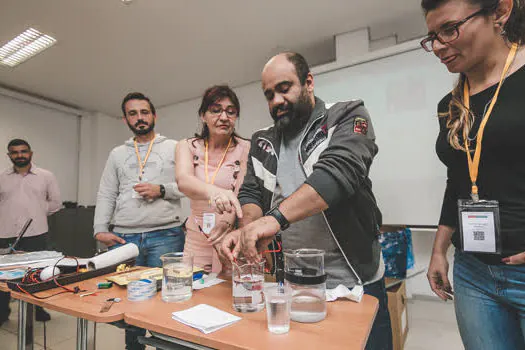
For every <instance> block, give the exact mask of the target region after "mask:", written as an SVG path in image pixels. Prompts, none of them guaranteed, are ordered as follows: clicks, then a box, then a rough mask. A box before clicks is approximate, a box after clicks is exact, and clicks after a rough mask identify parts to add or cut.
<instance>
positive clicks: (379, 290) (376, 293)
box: [364, 278, 393, 350]
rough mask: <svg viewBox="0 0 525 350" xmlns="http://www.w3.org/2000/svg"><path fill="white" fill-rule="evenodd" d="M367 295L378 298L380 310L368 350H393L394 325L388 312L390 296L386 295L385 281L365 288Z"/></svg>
mask: <svg viewBox="0 0 525 350" xmlns="http://www.w3.org/2000/svg"><path fill="white" fill-rule="evenodd" d="M364 290H365V294H368V295H371V296H373V297H376V298H377V299H378V300H379V309H378V310H377V315H376V319H375V321H374V325H373V326H372V330H371V331H370V336H369V337H368V342H367V343H366V347H365V349H366V350H392V349H393V345H392V325H391V324H390V314H389V312H388V296H387V294H386V288H385V279H384V278H381V280H380V281H377V282H374V283H371V284H369V285H366V286H365V287H364Z"/></svg>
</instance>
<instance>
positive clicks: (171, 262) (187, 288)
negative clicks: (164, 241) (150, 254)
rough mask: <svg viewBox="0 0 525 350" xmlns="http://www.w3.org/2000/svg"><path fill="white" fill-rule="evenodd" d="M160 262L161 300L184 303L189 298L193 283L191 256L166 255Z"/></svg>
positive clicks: (186, 254)
mask: <svg viewBox="0 0 525 350" xmlns="http://www.w3.org/2000/svg"><path fill="white" fill-rule="evenodd" d="M160 259H161V260H162V300H163V301H165V302H168V303H169V302H175V301H184V300H188V299H189V298H191V294H192V282H193V254H191V253H187V252H186V253H168V254H164V255H162V256H161V257H160Z"/></svg>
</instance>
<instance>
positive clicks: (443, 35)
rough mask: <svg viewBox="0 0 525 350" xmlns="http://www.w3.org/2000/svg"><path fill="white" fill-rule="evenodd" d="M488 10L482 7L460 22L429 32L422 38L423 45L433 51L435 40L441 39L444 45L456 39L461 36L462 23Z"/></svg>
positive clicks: (427, 49)
mask: <svg viewBox="0 0 525 350" xmlns="http://www.w3.org/2000/svg"><path fill="white" fill-rule="evenodd" d="M486 11H487V9H486V8H482V9H481V10H479V11H477V12H474V13H473V14H471V15H470V16H468V17H465V18H464V19H462V20H461V21H459V22H456V23H454V24H451V25H449V26H447V27H445V28H443V29H441V30H440V31H438V32H436V33H431V34H429V35H428V36H427V37H426V38H425V39H423V40H421V42H420V44H421V47H422V48H423V49H425V51H427V52H432V51H433V47H434V41H435V40H437V41H439V42H440V43H441V44H443V45H445V44H447V43H450V42H452V41H454V40H456V39H457V38H459V27H461V25H463V24H465V23H467V21H468V20H469V19H471V18H474V17H476V16H478V15H480V14H482V13H485V12H486Z"/></svg>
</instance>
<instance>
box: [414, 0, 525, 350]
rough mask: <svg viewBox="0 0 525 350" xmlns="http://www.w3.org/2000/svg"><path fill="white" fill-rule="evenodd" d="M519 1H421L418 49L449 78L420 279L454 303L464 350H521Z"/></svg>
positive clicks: (523, 78)
mask: <svg viewBox="0 0 525 350" xmlns="http://www.w3.org/2000/svg"><path fill="white" fill-rule="evenodd" d="M523 2H524V0H422V2H421V5H422V7H423V10H424V12H425V16H426V22H427V26H428V30H429V34H428V36H427V37H426V38H425V39H424V40H423V41H422V42H421V45H422V47H423V48H424V49H425V50H427V51H429V52H434V54H435V55H436V56H437V57H438V58H439V59H440V60H441V62H442V63H443V64H445V65H446V66H447V68H448V70H449V71H450V72H451V73H459V79H458V82H457V84H456V86H455V87H454V90H453V91H452V92H451V93H450V94H448V95H447V96H445V97H444V98H443V99H442V100H441V102H440V103H439V105H438V113H439V117H440V118H439V122H440V132H439V135H438V138H437V142H436V151H437V154H438V156H439V158H440V159H441V161H442V162H443V163H444V164H445V165H446V167H447V177H448V179H447V186H446V191H445V195H444V199H443V205H442V210H441V217H440V221H439V228H438V231H437V233H436V238H435V241H434V247H433V251H432V258H431V260H430V266H429V269H428V275H427V277H428V280H429V282H430V286H431V288H432V290H433V291H434V292H435V293H436V294H437V295H438V296H439V297H440V298H441V299H443V300H447V299H455V308H456V318H457V321H458V325H459V330H460V333H461V338H462V340H463V343H464V345H465V347H466V348H467V349H476V350H479V349H525V253H524V252H525V157H524V156H523V151H524V150H525V50H524V49H522V48H521V44H523V42H524V40H525V4H524V3H523ZM451 243H453V244H454V246H455V247H456V253H455V259H454V273H453V276H454V291H452V287H451V284H450V282H449V279H448V261H447V258H446V252H447V250H448V248H449V246H450V244H451Z"/></svg>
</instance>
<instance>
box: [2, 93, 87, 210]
mask: <svg viewBox="0 0 525 350" xmlns="http://www.w3.org/2000/svg"><path fill="white" fill-rule="evenodd" d="M0 123H1V126H0V148H1V149H2V150H3V152H0V153H2V155H3V156H0V171H4V170H5V169H7V168H8V167H10V166H12V163H11V161H10V160H9V157H8V156H7V144H8V143H9V141H11V140H12V139H14V138H21V139H24V140H26V141H27V142H29V144H30V145H31V149H32V150H33V152H34V154H33V163H34V164H35V165H37V166H38V167H41V168H44V169H47V170H49V171H51V172H52V173H53V174H54V175H55V176H56V178H57V181H58V185H59V187H60V192H61V196H62V201H75V202H76V201H77V191H78V161H79V160H78V147H79V146H78V142H79V131H78V128H79V120H78V117H77V116H75V115H73V114H68V113H64V112H59V111H56V110H54V109H48V108H45V107H41V106H38V105H35V104H31V103H28V102H22V101H19V100H16V99H13V98H10V97H5V96H3V95H0Z"/></svg>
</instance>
